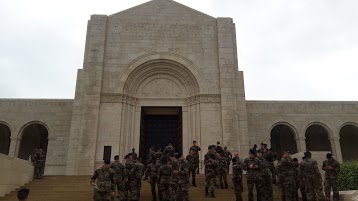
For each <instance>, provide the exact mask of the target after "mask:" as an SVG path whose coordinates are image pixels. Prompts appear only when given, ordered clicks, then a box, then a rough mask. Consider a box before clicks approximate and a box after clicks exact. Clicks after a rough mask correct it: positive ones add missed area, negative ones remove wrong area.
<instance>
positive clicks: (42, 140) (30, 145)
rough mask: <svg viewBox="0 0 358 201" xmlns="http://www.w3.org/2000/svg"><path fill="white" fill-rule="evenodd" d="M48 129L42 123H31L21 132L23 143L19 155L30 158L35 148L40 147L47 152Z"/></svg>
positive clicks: (26, 158) (22, 157)
mask: <svg viewBox="0 0 358 201" xmlns="http://www.w3.org/2000/svg"><path fill="white" fill-rule="evenodd" d="M47 138H48V130H47V128H46V127H45V126H44V125H43V124H41V123H30V124H28V125H26V126H25V127H24V128H23V129H22V132H21V143H20V150H19V154H18V157H19V158H21V159H24V160H28V159H29V156H30V155H32V154H33V151H34V149H35V148H40V149H42V150H43V151H44V153H45V155H46V152H47V144H48V139H47Z"/></svg>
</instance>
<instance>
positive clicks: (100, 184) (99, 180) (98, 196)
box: [90, 160, 116, 201]
mask: <svg viewBox="0 0 358 201" xmlns="http://www.w3.org/2000/svg"><path fill="white" fill-rule="evenodd" d="M110 164H111V161H110V160H105V161H104V164H103V165H102V167H101V168H99V169H97V170H96V171H95V172H94V174H93V176H92V177H91V181H90V184H91V185H92V186H94V196H93V200H94V201H111V199H112V197H113V196H114V192H115V188H116V184H115V180H114V177H115V172H114V170H112V169H111V168H109V167H110Z"/></svg>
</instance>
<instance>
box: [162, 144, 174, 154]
mask: <svg viewBox="0 0 358 201" xmlns="http://www.w3.org/2000/svg"><path fill="white" fill-rule="evenodd" d="M174 153H175V149H174V147H173V146H170V145H168V146H166V147H165V149H164V151H163V154H165V155H167V156H168V155H169V156H170V155H172V154H174Z"/></svg>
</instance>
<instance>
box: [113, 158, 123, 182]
mask: <svg viewBox="0 0 358 201" xmlns="http://www.w3.org/2000/svg"><path fill="white" fill-rule="evenodd" d="M111 169H112V170H114V172H115V174H114V179H115V180H116V181H118V180H123V178H124V165H123V164H122V163H121V162H119V161H118V162H113V163H112V164H111Z"/></svg>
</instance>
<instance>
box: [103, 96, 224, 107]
mask: <svg viewBox="0 0 358 201" xmlns="http://www.w3.org/2000/svg"><path fill="white" fill-rule="evenodd" d="M138 101H158V102H162V101H167V102H170V101H185V103H186V104H187V105H194V104H198V103H220V102H221V96H220V94H198V95H195V96H191V97H188V98H170V97H169V98H165V97H164V98H138V97H133V96H130V95H127V94H111V93H103V94H101V103H127V104H131V105H136V104H137V102H138Z"/></svg>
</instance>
